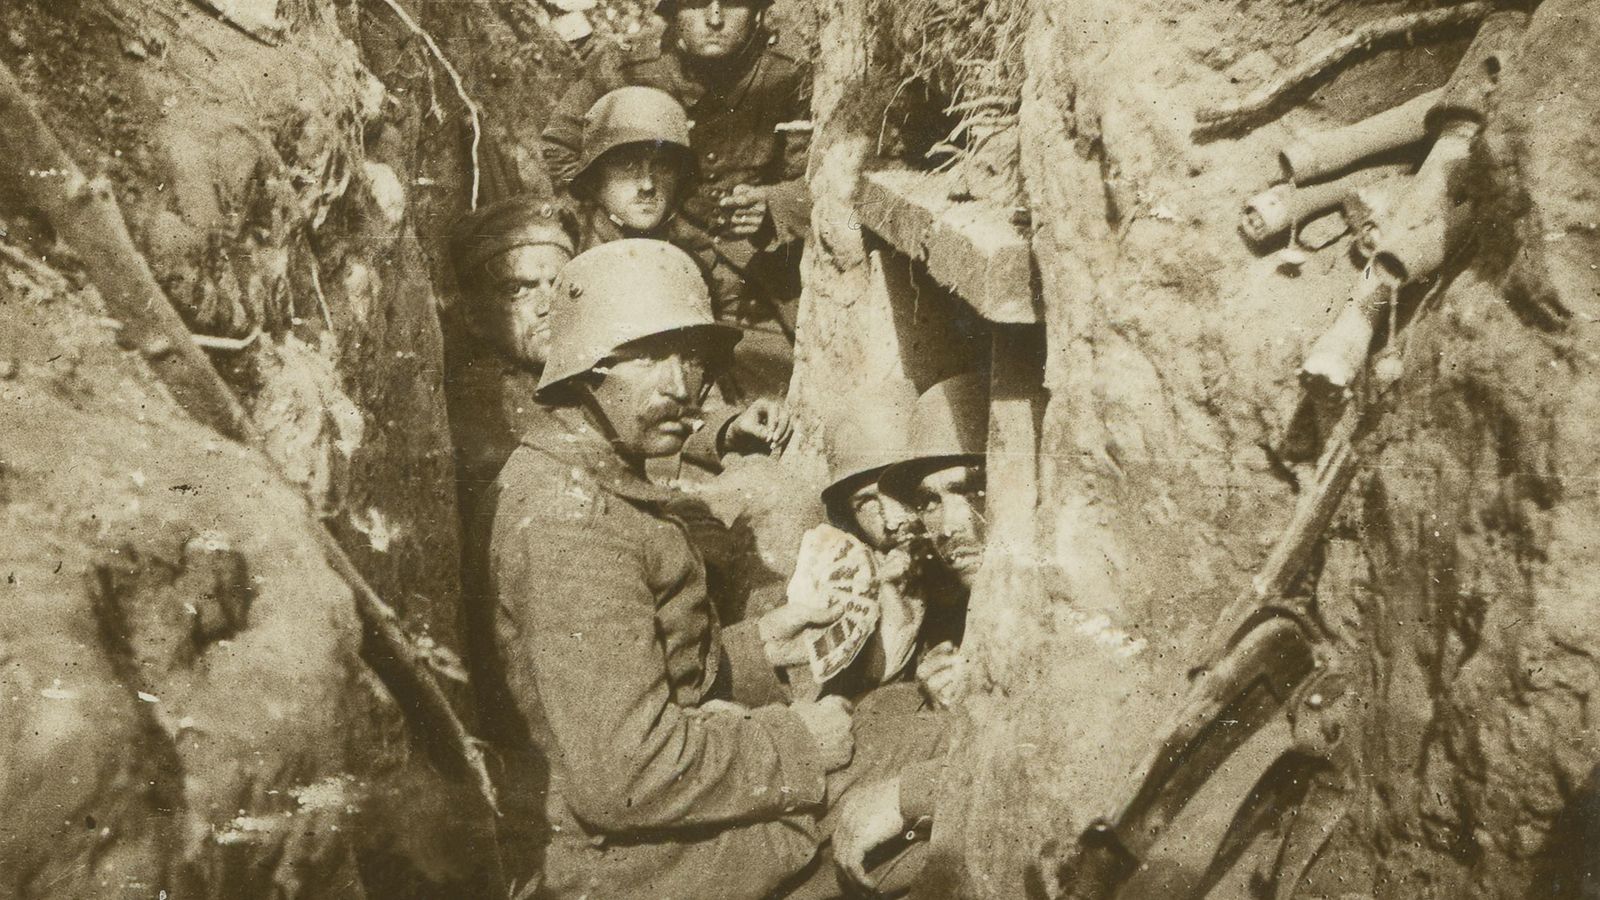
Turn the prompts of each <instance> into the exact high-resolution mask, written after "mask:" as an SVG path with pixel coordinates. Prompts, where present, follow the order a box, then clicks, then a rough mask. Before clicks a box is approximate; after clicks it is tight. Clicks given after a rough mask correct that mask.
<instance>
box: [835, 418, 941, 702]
mask: <svg viewBox="0 0 1600 900" xmlns="http://www.w3.org/2000/svg"><path fill="white" fill-rule="evenodd" d="M907 393H909V390H908V392H907ZM908 399H909V401H911V402H895V398H894V397H893V396H888V397H883V396H880V397H879V398H877V399H875V400H874V402H873V403H872V404H871V405H870V406H868V407H867V408H866V409H865V410H863V411H862V413H861V414H859V415H853V416H850V417H848V418H846V419H844V420H843V421H840V422H836V423H835V424H834V427H833V428H831V429H830V430H829V432H828V443H827V446H826V450H827V457H828V470H829V481H828V485H827V486H826V487H824V488H823V489H822V506H823V509H824V510H826V512H827V515H828V520H829V522H830V523H831V524H833V525H834V527H836V528H839V529H841V530H843V531H845V532H847V533H849V534H852V535H854V536H856V537H857V538H860V539H861V540H862V541H864V542H865V543H866V544H867V546H868V547H870V548H871V550H872V553H873V557H874V559H873V561H874V565H875V570H876V575H877V579H878V585H879V586H878V607H879V618H878V625H877V630H876V631H875V632H874V634H873V636H872V637H871V638H869V639H868V641H867V644H866V645H865V646H864V647H863V648H862V650H861V653H860V655H859V656H857V658H856V660H855V661H854V662H852V663H851V664H850V665H849V667H848V668H846V669H845V670H844V671H843V672H840V673H839V674H838V675H837V676H835V677H834V678H832V679H830V680H829V681H828V683H827V685H826V690H827V691H828V692H830V693H836V694H840V695H841V696H845V697H850V698H852V699H855V698H857V697H859V696H860V695H861V694H864V693H865V692H867V691H868V690H871V689H873V688H875V687H877V686H879V685H882V684H885V683H888V682H892V681H895V680H897V679H899V678H901V677H902V676H904V675H905V674H906V673H907V672H908V670H909V669H910V668H911V666H910V663H911V660H912V656H913V653H914V651H915V649H916V645H917V636H918V633H919V632H920V631H921V629H922V623H923V618H924V614H925V611H926V610H925V606H924V603H923V600H922V598H921V597H919V596H917V594H918V593H919V591H918V585H917V583H918V582H920V581H922V580H923V578H922V576H923V575H924V574H925V572H924V571H923V570H924V569H925V567H923V566H920V565H917V564H916V562H915V560H914V558H913V554H914V553H916V552H917V551H916V549H915V548H916V546H917V544H918V543H919V541H920V536H919V535H917V534H916V533H915V532H917V530H918V529H917V528H916V525H915V521H914V518H915V517H914V516H913V515H912V514H911V511H910V510H909V509H907V508H906V507H905V506H904V505H903V504H901V503H900V502H899V501H898V500H895V499H894V498H892V497H889V496H887V495H885V494H884V493H883V492H882V491H881V490H880V489H879V487H878V477H879V476H880V475H882V474H883V471H884V469H886V468H888V467H889V466H890V465H891V464H893V463H896V462H899V461H901V460H902V459H903V458H904V456H905V454H906V450H905V447H906V438H907V435H906V427H907V421H906V418H907V414H908V413H909V411H910V407H911V405H912V402H914V400H915V397H914V396H912V397H910V398H908Z"/></svg>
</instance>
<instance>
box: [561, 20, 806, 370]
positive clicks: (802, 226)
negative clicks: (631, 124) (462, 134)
mask: <svg viewBox="0 0 1600 900" xmlns="http://www.w3.org/2000/svg"><path fill="white" fill-rule="evenodd" d="M770 6H771V0H729V2H722V0H661V2H659V3H658V4H657V11H658V12H659V13H660V14H661V15H662V16H663V17H664V18H665V19H666V22H667V28H666V31H665V33H664V34H663V35H662V37H661V40H660V41H648V42H644V43H641V44H639V45H637V46H632V47H610V48H604V49H601V50H597V51H596V53H595V55H594V57H593V58H591V60H590V61H589V62H588V64H587V65H586V66H585V68H584V71H583V74H582V75H581V76H580V78H579V79H578V81H577V82H576V83H575V84H573V85H572V87H570V88H569V89H568V90H567V93H566V94H565V95H564V96H563V97H562V99H561V100H560V102H559V103H557V105H556V108H555V110H554V111H553V112H552V114H551V118H550V122H549V124H548V125H547V126H546V128H545V132H544V139H545V140H544V152H545V161H546V164H547V166H548V168H549V170H550V177H551V178H552V179H553V180H554V181H555V182H556V184H557V185H561V186H565V185H568V184H569V183H570V182H571V180H572V179H573V177H574V176H575V175H576V174H577V173H578V170H579V162H580V160H581V158H582V140H583V123H584V115H585V113H587V112H588V111H589V109H590V108H591V107H592V106H593V105H594V103H595V101H596V100H599V99H600V98H601V97H603V96H604V95H605V94H607V93H608V92H610V91H613V90H615V89H617V88H619V87H622V86H624V85H630V84H632V85H644V86H648V87H654V88H659V89H660V90H663V91H665V92H667V93H668V94H671V95H672V96H673V97H674V98H676V99H677V100H678V102H679V103H681V104H682V105H683V108H684V109H685V110H686V111H687V112H688V115H689V119H690V121H692V122H693V123H694V124H693V128H692V131H691V133H690V142H689V145H690V146H691V147H693V148H694V154H695V160H696V163H697V168H698V178H697V180H696V183H695V185H694V187H693V189H692V191H691V192H690V193H689V195H688V196H687V197H686V198H685V199H684V204H683V216H684V218H685V219H687V220H688V222H689V223H690V224H692V225H694V226H695V227H697V228H699V229H700V230H701V231H704V232H706V233H707V234H709V235H711V237H712V239H713V241H714V247H715V250H716V252H717V254H718V255H719V256H721V257H722V258H723V259H724V260H726V261H727V263H728V264H730V265H731V266H732V267H733V268H734V269H735V270H737V271H738V272H739V273H740V277H741V278H742V279H743V281H744V283H745V285H746V290H745V292H744V294H743V296H742V298H741V299H742V300H743V301H744V302H742V303H741V306H740V310H739V311H738V313H737V315H736V317H737V318H738V320H739V321H741V322H742V323H744V324H746V325H757V326H760V328H761V329H762V331H758V332H755V333H752V334H751V335H750V336H749V339H747V340H746V341H745V342H744V344H743V346H742V347H741V349H740V359H739V377H740V381H741V387H743V388H745V390H746V392H747V393H750V394H756V395H759V394H765V393H776V392H777V391H779V390H781V389H782V387H783V386H785V385H787V384H788V381H789V371H790V368H791V367H792V359H791V356H792V350H791V346H790V345H792V344H793V341H794V330H793V325H792V322H793V319H794V317H793V312H792V307H793V300H794V298H795V297H797V296H798V294H799V272H798V268H799V267H798V255H797V252H796V250H797V248H798V246H799V243H800V241H801V240H802V239H803V237H804V235H805V233H806V231H807V230H808V228H809V225H810V217H811V213H810V200H809V194H808V192H807V189H806V186H805V181H804V175H805V167H806V152H807V150H808V147H807V144H808V142H807V140H806V139H805V137H804V133H803V132H799V131H788V130H785V131H780V130H779V126H780V125H784V124H785V123H791V122H797V121H800V120H804V119H806V118H807V117H808V116H809V115H810V97H809V84H810V76H809V73H808V72H807V69H806V66H805V65H804V64H803V63H802V62H801V61H800V60H801V58H802V57H801V54H800V53H799V52H797V51H795V50H791V49H789V48H788V47H786V46H785V43H784V41H782V40H781V39H780V35H779V34H778V32H777V30H776V29H774V28H772V27H770V23H769V22H768V11H769V10H768V8H769V7H770ZM766 330H771V332H772V333H771V334H767V333H764V332H765V331H766Z"/></svg>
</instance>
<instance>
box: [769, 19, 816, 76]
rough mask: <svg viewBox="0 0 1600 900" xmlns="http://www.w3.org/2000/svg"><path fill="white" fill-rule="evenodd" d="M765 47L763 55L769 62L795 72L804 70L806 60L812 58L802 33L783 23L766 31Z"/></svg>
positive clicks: (776, 24) (798, 29)
mask: <svg viewBox="0 0 1600 900" xmlns="http://www.w3.org/2000/svg"><path fill="white" fill-rule="evenodd" d="M763 40H764V41H765V42H766V47H765V48H764V49H763V51H762V52H763V53H764V54H765V55H766V57H767V58H768V59H769V60H772V61H774V62H777V63H780V64H782V65H784V67H785V68H793V69H794V70H795V71H796V72H799V71H803V70H804V69H805V68H806V62H805V61H806V60H808V59H810V58H811V56H812V52H811V49H810V48H809V47H808V46H807V41H806V38H805V35H804V33H803V32H802V30H801V29H800V28H797V27H795V26H792V25H785V24H784V23H781V22H780V23H775V24H774V25H772V26H771V27H770V28H768V29H767V31H766V36H765V37H764V38H763Z"/></svg>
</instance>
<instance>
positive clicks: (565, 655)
mask: <svg viewBox="0 0 1600 900" xmlns="http://www.w3.org/2000/svg"><path fill="white" fill-rule="evenodd" d="M551 324H552V329H551V335H552V338H551V343H550V347H549V351H548V354H547V355H548V359H547V361H546V363H545V367H544V370H543V374H542V375H541V377H540V380H539V388H538V390H539V396H540V399H541V401H542V402H544V403H546V404H547V405H548V406H550V412H549V415H548V416H547V417H546V418H545V420H544V425H545V427H544V428H543V429H542V430H540V431H538V432H536V433H530V434H528V435H525V436H524V437H523V443H522V446H520V447H518V448H517V450H516V451H515V452H513V453H512V455H511V458H510V459H509V460H508V461H507V463H506V465H505V467H504V469H503V470H502V471H501V473H500V476H499V478H498V479H497V481H496V483H495V486H494V490H493V492H492V496H491V498H490V508H489V509H488V510H487V511H485V513H484V514H483V515H484V517H485V518H484V520H485V521H488V522H492V523H493V526H494V528H493V538H492V542H491V553H490V556H491V573H492V582H491V588H492V593H491V595H490V596H491V598H492V599H493V601H494V606H495V608H496V610H497V615H498V622H497V627H496V635H497V640H496V643H497V646H498V658H497V659H496V660H493V661H492V662H493V663H494V664H493V665H492V666H491V667H490V668H491V670H492V671H496V672H498V673H500V674H499V677H500V679H501V681H502V685H503V689H504V691H505V696H506V697H508V698H509V707H510V708H509V710H508V712H509V713H510V717H511V718H512V719H514V720H515V721H516V724H517V725H518V726H519V728H518V729H516V730H517V731H518V732H519V738H518V746H517V747H507V748H503V753H502V757H503V758H505V759H507V760H508V761H510V762H508V765H516V764H518V761H519V760H520V765H522V766H524V767H526V766H528V765H530V761H529V760H528V758H527V757H528V755H529V752H542V754H543V755H544V761H545V763H546V764H547V771H548V784H547V785H540V784H539V783H538V782H537V780H534V781H531V782H530V781H527V780H526V777H527V776H526V775H524V776H522V779H520V780H519V778H518V777H514V776H515V773H511V775H510V776H508V777H507V778H506V782H507V789H505V790H503V795H504V805H505V807H506V817H505V819H506V824H507V826H508V831H509V832H511V834H510V835H509V837H508V838H507V840H508V841H509V842H510V843H511V845H512V847H513V849H516V848H517V847H518V846H519V844H521V842H524V841H527V840H528V839H529V838H530V837H534V838H536V839H538V840H540V841H542V842H543V843H544V845H545V846H544V847H543V882H544V885H543V893H541V894H540V896H549V897H573V898H576V897H584V896H587V897H606V898H627V897H652V898H654V897H713V896H715V897H730V898H751V900H755V898H760V897H765V896H767V895H768V894H770V893H771V892H772V891H773V890H774V889H776V888H777V887H778V886H779V885H780V884H781V883H782V882H783V881H785V880H786V879H787V878H789V877H791V876H793V875H794V874H795V873H797V872H799V871H800V870H801V869H802V868H804V867H805V866H806V865H807V863H808V862H809V861H810V860H811V858H812V857H813V855H814V854H815V851H816V848H817V841H818V835H817V833H816V824H815V818H814V815H815V813H816V812H817V811H818V810H819V809H820V804H821V802H822V801H823V798H824V796H825V795H824V789H825V776H826V774H827V773H828V772H830V771H833V770H836V769H840V768H842V767H843V766H845V764H846V763H848V762H849V759H850V756H851V750H852V743H851V739H850V736H849V727H850V717H849V713H848V706H847V704H844V703H843V702H842V701H839V700H837V699H836V698H828V699H825V700H823V701H820V702H815V703H796V704H793V705H790V706H784V705H781V701H783V700H784V699H786V692H785V691H784V689H783V687H782V685H781V683H780V682H779V680H778V678H777V676H776V674H775V667H776V666H780V665H789V664H793V663H794V662H796V661H797V660H800V659H803V658H804V656H803V653H804V651H803V649H802V647H801V645H800V644H799V642H798V640H797V638H798V636H799V635H800V634H801V632H802V631H803V629H804V628H806V627H808V626H813V625H816V624H819V623H823V622H826V621H829V620H830V619H831V618H832V617H834V616H836V615H837V612H833V613H829V612H828V611H826V610H821V609H817V608H815V607H803V606H802V607H796V605H795V604H787V605H785V606H783V607H780V608H778V609H776V610H773V611H772V612H770V613H768V614H766V615H765V616H762V617H761V618H760V619H757V620H753V621H750V622H743V623H739V624H737V625H731V626H728V627H723V626H722V625H721V624H720V623H719V622H718V621H717V618H716V614H715V612H714V609H713V607H712V605H711V603H710V602H709V600H708V598H707V596H706V576H705V567H704V564H703V563H702V561H701V557H700V555H699V553H698V552H697V551H696V549H695V547H694V545H693V544H692V543H691V542H690V540H689V538H688V536H687V531H686V528H685V526H684V525H683V523H682V522H681V521H680V520H679V519H678V518H677V517H675V516H674V515H673V514H672V513H671V512H670V511H669V510H670V509H671V508H672V507H673V505H674V504H675V503H676V502H677V501H678V500H679V499H680V498H679V497H678V496H677V492H676V491H674V490H671V489H669V488H665V487H661V486H658V485H655V484H652V483H650V482H649V481H648V480H646V478H645V476H644V462H645V460H646V459H647V458H650V457H659V456H667V455H671V454H674V453H677V452H679V450H680V449H681V448H682V446H683V444H684V442H685V441H686V440H687V439H688V438H689V436H690V434H691V432H692V431H693V425H692V421H693V417H694V413H695V409H694V406H695V401H696V398H697V397H698V396H699V394H700V390H701V385H702V382H703V380H704V378H705V375H706V373H707V371H708V370H710V369H714V368H715V366H716V365H717V363H718V361H719V360H722V359H725V358H726V356H727V354H728V352H729V351H730V350H731V348H732V345H733V343H734V342H735V341H736V340H737V338H738V332H737V330H735V329H732V328H729V327H727V326H724V325H719V324H717V323H716V322H715V321H714V319H713V318H712V316H711V309H710V298H709V297H708V295H707V291H706V287H705V282H704V281H703V280H702V279H701V278H700V274H699V271H698V270H697V268H696V267H695V265H694V262H693V260H691V259H690V258H689V257H688V256H687V255H686V254H684V253H683V252H682V251H680V250H678V249H677V248H675V247H672V246H671V245H669V244H666V243H662V242H659V241H648V240H622V241H616V242H613V243H610V244H605V245H603V246H600V247H597V248H595V249H593V250H590V251H588V252H587V253H583V254H580V255H579V256H578V257H576V258H574V259H573V260H572V262H571V263H570V264H568V266H567V268H566V269H565V271H564V272H563V274H562V276H561V279H560V281H559V282H558V284H557V287H556V291H555V300H554V307H553V310H552V313H551ZM734 702H737V703H739V704H742V705H741V706H735V705H734ZM519 748H520V749H521V750H522V751H528V752H520V753H519V752H518V750H519ZM541 799H542V802H543V807H544V810H543V811H544V814H545V817H546V821H547V823H548V826H549V827H548V832H547V833H546V834H545V835H544V836H543V837H542V838H540V837H539V834H538V833H539V830H540V829H539V821H538V819H539V817H538V813H537V811H536V810H535V809H531V808H530V803H531V804H534V805H537V804H539V803H540V801H541ZM518 831H521V832H523V833H522V834H517V833H516V832H518ZM530 832H531V834H530ZM524 846H525V845H524ZM537 855H538V854H537V853H536V852H526V853H524V854H523V855H520V856H519V855H512V856H511V866H512V868H520V869H522V872H521V873H520V874H522V875H523V876H524V877H526V875H527V874H528V873H529V871H530V870H531V869H533V868H534V867H535V865H536V857H537Z"/></svg>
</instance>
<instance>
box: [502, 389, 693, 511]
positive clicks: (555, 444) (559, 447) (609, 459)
mask: <svg viewBox="0 0 1600 900" xmlns="http://www.w3.org/2000/svg"><path fill="white" fill-rule="evenodd" d="M522 443H524V444H526V445H527V446H529V447H531V448H533V449H534V450H537V451H539V452H540V453H543V454H545V455H546V456H550V457H554V458H555V459H558V460H560V461H561V462H563V463H567V464H569V465H572V466H574V467H576V468H579V469H582V470H583V471H584V472H586V473H587V474H588V475H589V476H590V477H592V478H593V479H594V480H595V482H596V483H597V484H599V485H600V487H601V488H602V489H603V490H605V491H606V493H609V494H615V495H616V496H618V497H621V498H622V499H624V500H631V501H634V502H636V503H650V504H656V505H661V504H665V503H668V502H670V501H672V500H673V499H675V498H676V497H677V496H678V495H677V492H676V491H674V490H672V489H671V488H667V487H662V486H661V485H658V484H653V483H651V482H650V480H649V479H647V478H646V477H645V476H644V473H643V471H640V470H639V469H636V468H635V467H634V466H633V465H631V464H630V463H629V462H628V461H627V460H626V459H623V457H622V456H621V455H620V454H618V453H617V451H616V450H614V449H612V447H611V443H610V442H609V441H607V440H606V439H605V436H604V435H602V434H601V433H600V431H599V429H597V428H595V426H594V425H593V424H592V423H590V422H589V418H588V416H587V415H585V414H584V412H583V410H581V409H576V408H572V407H556V408H551V409H550V415H549V427H548V428H543V429H540V430H539V431H537V432H535V433H531V434H527V435H524V436H523V438H522Z"/></svg>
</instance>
